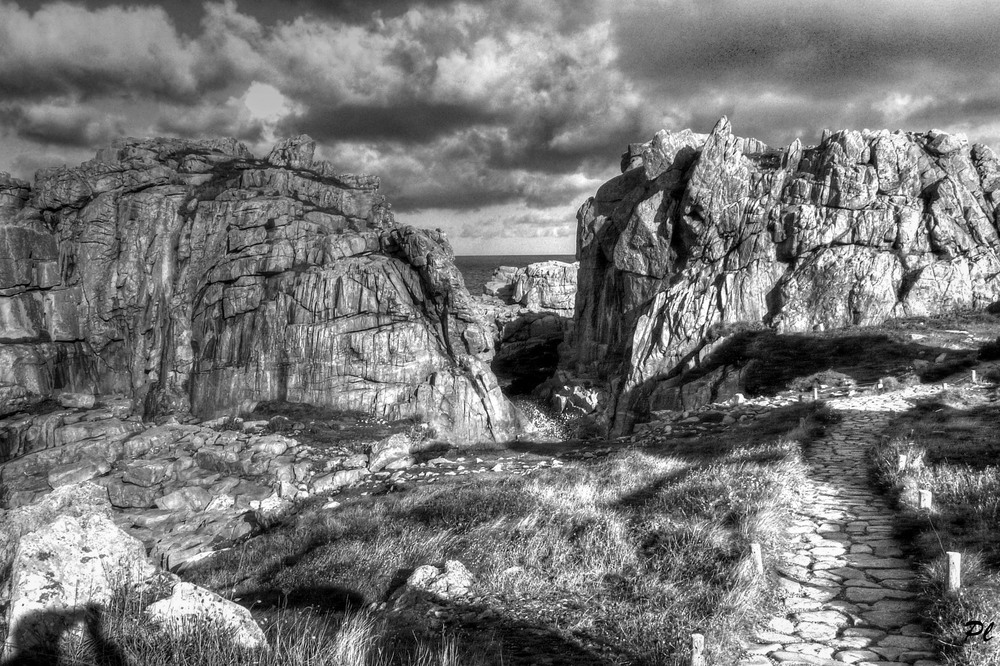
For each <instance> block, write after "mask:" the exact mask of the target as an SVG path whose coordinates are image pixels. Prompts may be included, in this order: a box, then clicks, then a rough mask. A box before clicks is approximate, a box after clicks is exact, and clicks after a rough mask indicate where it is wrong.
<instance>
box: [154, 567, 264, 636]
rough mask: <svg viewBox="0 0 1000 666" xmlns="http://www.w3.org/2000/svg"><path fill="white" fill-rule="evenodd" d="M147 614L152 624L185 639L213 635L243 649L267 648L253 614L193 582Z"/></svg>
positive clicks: (177, 586)
mask: <svg viewBox="0 0 1000 666" xmlns="http://www.w3.org/2000/svg"><path fill="white" fill-rule="evenodd" d="M145 615H146V618H147V619H148V620H149V621H150V622H152V623H153V624H155V625H157V626H159V627H160V628H161V629H163V630H164V631H167V632H169V633H171V634H174V635H175V636H177V637H178V638H181V639H183V638H185V637H191V638H197V637H198V636H199V635H202V636H203V635H204V634H205V632H211V633H212V634H214V635H219V634H221V635H223V636H225V637H226V639H227V640H229V641H231V642H232V643H233V644H235V645H238V646H240V647H242V648H247V649H254V648H261V647H265V646H266V645H267V640H266V638H265V637H264V632H263V631H261V628H260V626H259V625H258V624H257V622H255V621H254V619H253V617H252V616H251V615H250V611H248V610H247V609H246V608H244V607H243V606H240V605H239V604H236V603H233V602H232V601H229V600H227V599H223V598H222V597H220V596H219V595H218V594H215V593H214V592H211V591H209V590H206V589H205V588H202V587H198V586H197V585H194V584H192V583H183V582H181V583H177V584H175V585H174V587H173V590H172V592H171V595H170V596H169V597H168V598H166V599H161V600H160V601H157V602H154V603H152V604H150V605H149V606H148V607H147V608H146V610H145Z"/></svg>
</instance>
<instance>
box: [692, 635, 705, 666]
mask: <svg viewBox="0 0 1000 666" xmlns="http://www.w3.org/2000/svg"><path fill="white" fill-rule="evenodd" d="M691 666H705V637H704V636H702V635H701V634H691Z"/></svg>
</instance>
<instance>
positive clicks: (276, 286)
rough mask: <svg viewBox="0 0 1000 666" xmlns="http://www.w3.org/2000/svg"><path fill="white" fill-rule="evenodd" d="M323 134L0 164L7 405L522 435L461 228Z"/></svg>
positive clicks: (2, 390) (145, 145)
mask: <svg viewBox="0 0 1000 666" xmlns="http://www.w3.org/2000/svg"><path fill="white" fill-rule="evenodd" d="M314 147H315V145H314V143H313V142H312V141H311V140H310V139H309V138H308V137H304V136H301V137H296V138H294V139H289V140H285V141H282V142H280V143H279V144H278V145H277V146H275V148H274V149H273V150H272V151H271V153H270V154H269V155H268V156H267V157H266V158H264V159H258V158H255V157H254V156H253V155H251V154H250V152H249V151H248V150H247V149H246V148H245V147H244V146H243V145H242V144H240V143H238V142H236V141H234V140H231V139H222V140H207V141H182V140H175V139H152V140H136V139H126V140H121V141H116V142H115V143H114V144H113V145H112V146H111V147H109V148H106V149H103V150H101V151H99V152H98V154H97V157H96V158H95V159H94V160H91V161H89V162H86V163H84V164H82V165H81V166H79V167H73V168H66V167H60V168H53V169H45V170H42V171H39V172H38V173H37V174H36V176H35V182H34V184H33V185H29V184H28V183H26V182H23V181H20V180H18V179H15V178H11V177H10V176H8V175H6V174H0V398H2V400H0V403H3V404H2V405H0V407H3V409H0V413H10V412H12V411H15V410H17V409H18V408H19V407H22V406H23V405H24V404H26V403H27V402H30V401H31V400H33V399H38V398H39V397H44V396H49V395H52V394H54V393H59V392H61V391H72V392H82V393H96V394H101V395H110V394H118V395H124V396H126V397H128V398H131V399H132V400H133V401H134V402H135V404H137V405H140V406H141V409H142V411H143V415H144V416H145V417H146V418H152V417H155V416H158V415H164V414H179V415H185V414H189V413H190V414H192V415H193V416H195V417H198V418H210V417H213V416H218V415H222V414H227V413H233V412H236V411H238V410H240V409H245V408H246V407H247V406H248V405H249V404H250V403H253V402H256V401H261V400H283V401H289V402H302V403H311V404H315V405H320V406H328V407H334V408H338V409H353V410H361V411H364V412H368V413H371V414H374V415H377V416H379V417H384V418H388V419H402V418H409V417H413V418H416V419H419V420H422V421H426V422H429V423H431V424H432V425H433V426H434V427H435V428H436V430H437V431H438V432H439V434H441V435H442V436H444V437H449V438H453V439H456V440H466V441H478V440H503V439H508V438H510V437H512V436H513V433H514V432H515V431H516V428H517V417H516V414H515V410H514V409H513V408H512V406H511V405H510V403H509V402H508V401H507V400H506V399H505V398H504V397H503V395H502V394H501V392H500V389H499V387H498V385H497V383H496V380H495V378H494V376H493V374H492V372H491V371H490V367H489V362H490V359H491V358H492V354H493V348H492V341H491V339H490V336H489V334H488V333H487V331H486V326H485V324H484V322H483V321H482V318H481V316H480V315H479V314H477V311H476V310H475V309H474V308H473V306H472V304H471V301H470V298H469V294H468V292H467V291H466V289H465V286H464V282H463V280H462V277H461V275H460V274H459V272H458V271H457V269H456V268H455V266H454V264H453V261H452V259H453V254H452V251H451V248H450V246H449V244H448V242H447V240H446V239H445V238H444V237H443V236H442V235H441V234H440V233H435V232H429V231H424V230H420V229H415V228H412V227H408V226H399V225H397V224H396V222H395V221H394V219H393V215H392V212H391V210H390V207H389V205H388V204H387V202H386V200H385V198H384V196H383V195H381V194H379V192H378V189H379V180H378V178H377V177H373V176H364V175H361V176H359V175H343V174H339V173H337V172H336V171H335V170H334V169H333V167H332V166H331V165H330V164H329V163H327V162H322V161H318V160H314Z"/></svg>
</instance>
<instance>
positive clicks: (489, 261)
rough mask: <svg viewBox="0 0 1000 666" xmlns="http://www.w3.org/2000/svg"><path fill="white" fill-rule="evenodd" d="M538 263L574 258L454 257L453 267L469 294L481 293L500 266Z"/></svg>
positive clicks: (498, 255) (552, 255)
mask: <svg viewBox="0 0 1000 666" xmlns="http://www.w3.org/2000/svg"><path fill="white" fill-rule="evenodd" d="M540 261H565V262H567V263H572V262H574V261H576V257H574V256H573V255H572V254H490V255H464V256H457V257H455V266H457V267H458V270H459V271H461V272H462V277H463V278H464V279H465V287H466V289H468V290H469V293H470V294H475V295H478V294H481V293H483V285H485V284H486V283H487V282H489V280H490V277H492V276H493V271H495V270H496V269H498V268H499V267H501V266H515V267H517V268H523V267H524V266H527V265H528V264H537V263H538V262H540Z"/></svg>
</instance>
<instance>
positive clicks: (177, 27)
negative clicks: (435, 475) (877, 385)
mask: <svg viewBox="0 0 1000 666" xmlns="http://www.w3.org/2000/svg"><path fill="white" fill-rule="evenodd" d="M998 47H1000V3H997V2H994V1H993V0H976V1H973V0H959V1H954V2H949V1H947V0H935V1H933V2H931V1H928V0H899V1H896V0H841V1H840V2H833V1H831V0H775V1H764V0H677V1H674V0H632V1H630V0H464V1H453V0H425V1H424V2H413V1H410V0H386V1H384V2H377V1H365V0H219V1H216V0H213V1H209V2H198V1H196V0H159V1H152V0H150V1H145V2H133V3H121V2H114V1H109V0H93V1H90V2H48V1H44V0H19V1H15V2H10V1H8V0H0V170H3V171H9V172H12V173H14V174H15V175H18V176H21V177H25V178H30V177H31V174H32V173H33V172H34V170H35V169H37V168H38V167H40V166H50V165H55V164H63V163H79V162H81V161H83V160H85V159H89V158H90V157H92V156H93V153H94V151H95V150H96V148H97V147H99V146H101V145H104V144H106V143H108V142H109V141H110V140H111V139H112V138H113V137H116V136H119V135H131V136H153V135H170V136H180V137H202V136H219V135H229V136H235V137H237V138H239V139H240V140H242V141H244V142H245V143H246V144H247V145H248V146H249V147H250V148H251V150H253V151H254V152H255V153H257V154H258V155H262V154H266V152H267V150H268V147H269V145H270V144H271V143H272V142H273V141H274V140H275V137H282V136H286V135H291V134H298V133H308V134H310V135H311V136H312V137H313V138H315V139H316V140H317V141H318V142H319V144H320V146H321V148H320V153H321V157H323V158H325V159H329V160H332V161H333V162H334V163H335V164H337V165H338V167H339V168H340V169H341V170H343V171H344V172H365V173H374V174H378V175H380V176H381V177H382V184H383V190H384V192H385V193H386V195H387V196H388V197H389V199H390V201H391V202H392V203H393V208H394V210H395V212H396V216H397V219H398V220H400V221H401V222H408V223H414V224H419V225H422V226H428V227H439V228H441V229H443V230H445V231H447V232H448V234H449V237H450V239H451V241H452V244H453V245H454V247H455V249H456V251H457V252H458V253H459V254H495V253H572V252H573V248H574V233H575V217H574V216H575V211H576V208H577V207H579V205H580V204H581V203H582V202H583V200H584V199H585V198H586V197H587V196H589V195H590V194H592V193H593V192H594V190H595V189H596V188H597V186H598V185H599V184H600V183H601V182H603V181H604V180H606V179H608V178H610V177H612V176H614V175H615V174H616V173H617V172H618V162H619V156H620V154H621V152H622V150H623V149H624V148H625V146H626V144H627V143H629V142H630V141H645V140H648V139H649V138H650V137H652V135H653V134H654V133H655V132H656V131H657V130H658V129H661V128H667V129H683V128H685V127H689V128H691V129H693V130H696V131H701V132H705V131H708V130H709V129H710V128H711V127H712V125H713V124H714V123H715V121H716V120H717V119H718V118H719V116H721V115H727V116H728V117H729V119H730V120H731V121H732V123H733V126H734V129H735V131H736V132H737V133H739V134H741V135H744V136H756V137H757V138H760V139H762V140H764V141H766V142H768V143H770V144H772V145H782V144H787V143H789V142H790V141H791V140H793V139H794V138H796V137H800V138H801V139H802V140H803V141H804V142H806V143H815V142H816V140H817V139H818V137H819V135H820V133H821V131H822V130H823V129H824V128H835V129H839V128H844V127H850V128H859V129H860V128H863V127H870V128H875V127H879V128H881V127H888V128H890V129H897V128H902V129H909V130H920V131H922V130H926V129H930V128H932V127H935V128H940V129H945V130H951V131H960V132H964V133H966V134H967V135H968V136H969V138H970V140H972V141H980V142H984V143H987V144H989V145H991V146H993V147H994V148H997V147H1000V48H998Z"/></svg>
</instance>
